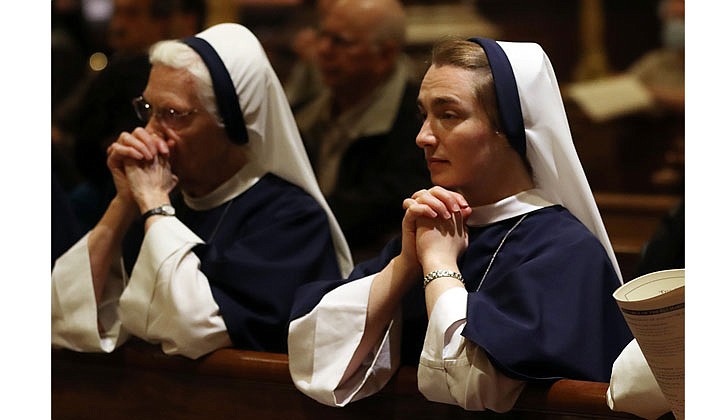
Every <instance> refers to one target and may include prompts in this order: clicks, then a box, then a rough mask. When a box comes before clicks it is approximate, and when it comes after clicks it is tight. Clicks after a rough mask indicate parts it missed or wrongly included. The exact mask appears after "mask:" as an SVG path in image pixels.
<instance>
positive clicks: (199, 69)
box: [149, 40, 224, 126]
mask: <svg viewBox="0 0 728 420" xmlns="http://www.w3.org/2000/svg"><path fill="white" fill-rule="evenodd" d="M149 62H150V63H152V65H155V64H159V65H163V66H168V67H172V68H175V69H183V70H186V71H188V72H189V73H190V74H192V76H193V77H194V79H195V81H196V83H195V85H196V88H197V96H198V97H199V98H200V101H201V102H202V105H203V106H204V107H205V110H207V112H209V113H210V115H212V116H213V117H215V119H216V120H217V122H218V124H219V125H220V126H223V125H224V124H223V121H222V118H221V117H220V113H219V112H218V110H217V102H216V98H215V91H214V90H213V87H212V77H211V76H210V71H209V70H208V69H207V66H206V65H205V63H204V62H203V61H202V58H201V57H200V56H199V55H198V54H197V53H196V52H195V50H193V49H192V48H191V47H190V46H188V45H187V44H184V43H182V42H180V41H177V40H165V41H159V42H157V43H156V44H154V45H152V47H151V48H150V50H149Z"/></svg>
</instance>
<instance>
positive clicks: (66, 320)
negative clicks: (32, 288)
mask: <svg viewBox="0 0 728 420" xmlns="http://www.w3.org/2000/svg"><path fill="white" fill-rule="evenodd" d="M88 237H89V235H88V234H86V235H85V236H84V237H83V238H81V239H80V240H79V241H78V242H76V243H75V244H74V245H73V246H72V247H71V248H70V249H69V250H68V251H67V252H66V253H65V254H63V255H62V256H61V257H60V258H58V260H57V261H56V264H55V266H54V268H53V271H52V272H51V289H52V290H51V326H52V327H51V344H52V345H53V346H54V347H63V348H68V349H71V350H75V351H86V352H107V353H108V352H111V351H113V350H114V349H115V348H116V347H118V346H119V345H121V344H122V343H123V342H124V341H126V339H127V338H128V334H127V333H126V332H125V331H124V329H123V328H122V327H121V322H120V321H119V319H118V317H117V314H116V308H117V306H118V303H119V297H120V296H121V293H122V291H123V289H124V283H125V281H126V279H125V276H124V274H123V273H124V270H123V267H122V263H121V258H117V259H116V260H115V263H114V264H112V267H111V271H110V272H109V276H108V279H107V281H106V286H105V288H104V294H103V296H102V301H101V304H100V305H99V306H98V307H97V305H96V297H95V294H94V288H93V278H92V276H91V262H90V260H89V249H88ZM99 324H101V325H102V326H103V328H104V333H103V335H102V334H100V333H99Z"/></svg>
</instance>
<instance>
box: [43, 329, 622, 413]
mask: <svg viewBox="0 0 728 420" xmlns="http://www.w3.org/2000/svg"><path fill="white" fill-rule="evenodd" d="M607 385H608V384H605V383H596V382H583V381H572V380H561V381H558V382H556V383H554V384H553V385H551V386H530V387H527V388H526V390H525V391H524V392H523V394H522V395H521V397H520V398H519V400H518V402H517V403H516V406H515V408H514V409H513V410H512V411H511V412H510V413H506V414H496V413H492V412H472V411H466V410H463V409H462V408H460V407H457V406H452V405H448V404H440V403H433V402H430V401H427V400H426V399H425V398H424V397H423V396H422V395H421V394H420V393H419V391H418V390H417V372H416V369H415V368H414V367H402V368H401V369H400V370H399V371H398V372H397V374H396V375H395V376H394V378H393V379H392V380H391V381H390V383H389V384H387V386H386V387H385V388H384V389H383V390H382V391H381V392H379V393H378V394H376V395H374V396H371V397H369V398H365V399H363V400H361V401H357V402H354V403H351V404H349V405H348V406H346V407H343V408H334V407H328V406H325V405H322V404H320V403H318V402H316V401H314V400H312V399H310V398H309V397H307V396H305V395H304V394H302V393H300V392H299V391H298V390H297V389H296V388H295V386H294V385H293V383H292V381H291V378H290V376H289V373H288V358H287V356H286V355H283V354H272V353H258V352H252V351H243V350H234V349H221V350H218V351H215V352H213V353H211V354H209V355H208V356H205V357H203V358H201V359H198V360H189V359H186V358H183V357H174V356H167V355H165V354H163V353H162V352H161V351H160V350H159V349H158V346H152V345H149V344H147V343H143V342H140V341H135V342H130V343H127V344H125V345H124V346H123V347H122V348H120V349H118V350H116V351H115V352H114V353H111V354H87V353H86V354H84V353H75V352H71V351H67V350H53V352H52V379H51V387H52V393H51V395H52V400H51V411H52V415H53V419H55V420H62V419H74V420H83V419H103V420H113V419H146V418H154V419H180V420H187V419H190V420H192V419H208V420H210V419H218V418H219V419H233V418H251V419H286V420H288V419H291V420H295V419H322V420H325V419H378V420H379V419H410V418H412V419H448V420H450V419H453V420H456V419H475V418H478V419H483V418H518V419H531V418H534V419H535V418H538V419H586V418H602V419H608V418H622V419H624V418H626V419H629V418H632V419H634V418H636V417H634V416H632V415H629V414H626V413H618V412H613V411H611V410H610V409H609V408H608V407H607V404H606V395H605V392H606V389H607Z"/></svg>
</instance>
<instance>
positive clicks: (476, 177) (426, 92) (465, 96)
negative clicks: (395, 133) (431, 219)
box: [416, 66, 509, 205]
mask: <svg viewBox="0 0 728 420" xmlns="http://www.w3.org/2000/svg"><path fill="white" fill-rule="evenodd" d="M475 77H476V74H475V73H473V72H471V71H469V70H465V69H461V68H458V67H453V66H432V67H430V69H429V70H428V71H427V73H426V74H425V77H424V79H423V80H422V85H421V86H420V94H419V97H418V98H417V102H418V106H419V108H420V112H421V114H422V117H423V124H422V128H421V129H420V132H419V134H418V135H417V140H416V141H417V145H418V146H419V147H420V148H422V149H424V151H425V158H426V159H427V167H428V168H429V170H430V177H431V179H432V182H433V183H434V184H435V185H439V186H442V187H444V188H447V189H450V190H455V191H459V192H460V193H462V194H463V195H464V196H465V198H466V199H468V200H469V201H475V200H476V198H480V197H482V195H483V191H488V189H489V185H491V184H492V183H493V182H494V180H495V179H497V176H498V173H499V170H500V169H501V167H502V165H503V164H504V163H503V160H502V159H500V157H501V156H502V153H503V148H504V147H509V146H508V141H507V139H506V138H505V137H504V136H502V135H500V134H498V133H496V131H495V129H494V128H493V127H492V126H491V124H490V122H489V120H488V116H487V114H486V112H485V110H484V109H483V108H482V106H481V105H480V103H479V102H478V100H477V99H476V96H475V90H474V88H473V87H474V86H475V84H474V80H475V79H474V78H475ZM472 204H473V203H472V202H471V205H472Z"/></svg>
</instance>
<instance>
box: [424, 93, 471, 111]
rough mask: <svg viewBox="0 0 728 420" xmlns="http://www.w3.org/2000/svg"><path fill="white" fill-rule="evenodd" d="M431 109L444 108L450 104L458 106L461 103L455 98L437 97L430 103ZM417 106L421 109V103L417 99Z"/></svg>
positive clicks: (447, 96)
mask: <svg viewBox="0 0 728 420" xmlns="http://www.w3.org/2000/svg"><path fill="white" fill-rule="evenodd" d="M430 102H431V103H432V106H433V107H437V106H444V105H451V104H459V103H460V102H461V101H460V99H458V98H456V97H455V96H450V95H445V96H437V97H435V98H434V99H432V101H430ZM417 106H418V107H420V108H422V107H423V101H422V99H420V98H417Z"/></svg>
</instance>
